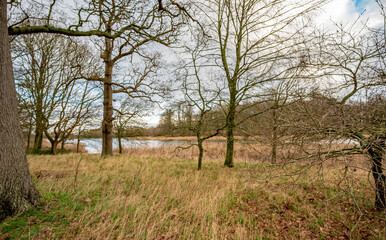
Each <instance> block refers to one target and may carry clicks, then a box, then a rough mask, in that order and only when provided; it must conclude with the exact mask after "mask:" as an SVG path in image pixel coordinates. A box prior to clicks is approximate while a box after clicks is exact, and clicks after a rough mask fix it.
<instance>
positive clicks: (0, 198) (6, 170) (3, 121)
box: [0, 0, 41, 221]
mask: <svg viewBox="0 0 386 240" xmlns="http://www.w3.org/2000/svg"><path fill="white" fill-rule="evenodd" d="M7 29H8V28H7V1H6V0H1V1H0V221H1V220H2V219H4V218H5V217H7V216H9V215H12V214H15V213H18V212H22V211H26V210H28V209H31V208H34V207H37V206H39V205H41V200H40V194H39V192H38V191H37V190H36V188H35V185H34V183H33V181H32V178H31V174H30V172H29V170H28V163H27V159H26V156H25V151H24V142H23V136H22V132H21V126H20V121H19V117H18V112H17V98H16V89H15V83H14V79H13V71H12V61H11V51H10V49H11V48H10V43H9V38H8V32H7Z"/></svg>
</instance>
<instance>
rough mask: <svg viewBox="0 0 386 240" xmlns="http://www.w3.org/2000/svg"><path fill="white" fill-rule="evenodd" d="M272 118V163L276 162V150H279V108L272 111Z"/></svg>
mask: <svg viewBox="0 0 386 240" xmlns="http://www.w3.org/2000/svg"><path fill="white" fill-rule="evenodd" d="M272 118H273V127H272V158H271V163H272V164H275V163H276V152H277V127H278V124H277V122H278V121H277V109H274V110H273V112H272Z"/></svg>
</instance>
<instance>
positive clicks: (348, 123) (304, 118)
mask: <svg viewBox="0 0 386 240" xmlns="http://www.w3.org/2000/svg"><path fill="white" fill-rule="evenodd" d="M374 33H375V34H374ZM319 40H320V41H319V44H315V46H316V47H317V49H315V51H316V52H317V53H318V54H314V56H313V57H312V58H311V59H310V60H311V61H310V62H309V64H308V66H307V67H310V68H312V69H314V71H316V72H318V74H319V75H320V78H319V81H320V82H324V83H327V84H326V85H327V86H326V85H325V86H321V87H320V90H319V92H318V93H316V94H313V95H312V96H311V98H309V99H303V100H302V101H300V102H298V103H297V104H296V105H297V106H298V110H297V112H298V113H297V114H292V116H293V119H292V120H291V122H292V123H293V124H295V123H296V124H295V125H296V127H295V128H294V129H297V130H296V131H297V134H298V139H297V140H299V141H297V143H298V146H300V148H301V149H302V151H303V152H304V153H306V154H307V155H306V156H307V158H310V159H313V158H316V159H317V160H323V159H329V158H334V157H337V156H346V155H353V154H362V155H365V156H368V158H369V159H370V165H371V170H370V172H371V174H372V176H373V179H374V192H375V207H376V208H377V209H384V208H385V206H386V202H385V201H386V200H385V199H386V198H385V196H386V195H385V184H386V182H385V180H386V177H385V174H384V164H383V162H384V153H385V138H386V137H385V136H386V132H385V129H386V128H385V121H384V116H385V114H386V112H385V109H386V108H385V100H384V97H383V96H384V93H385V87H386V82H385V79H383V78H382V72H383V71H384V69H385V67H386V66H385V62H384V58H385V56H386V51H385V48H384V47H380V46H384V44H383V42H384V34H383V32H382V31H379V30H377V31H373V32H370V31H368V28H367V27H366V26H365V25H362V24H361V23H360V22H359V20H357V21H356V22H355V23H354V24H351V25H342V24H338V25H337V30H336V32H334V33H323V34H320V35H319ZM294 135H295V134H294ZM347 139H348V140H349V141H348V142H347V143H345V141H347ZM306 142H308V143H310V142H311V143H313V144H316V145H318V147H317V148H316V149H315V148H314V149H310V148H309V144H305V143H306ZM334 142H335V143H336V142H343V143H344V144H343V147H339V148H338V149H336V148H337V146H335V149H328V146H330V147H331V146H332V143H334ZM327 143H330V144H327ZM311 164H314V163H311ZM349 167H350V166H348V165H347V166H346V168H349Z"/></svg>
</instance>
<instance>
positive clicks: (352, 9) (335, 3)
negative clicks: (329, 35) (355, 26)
mask: <svg viewBox="0 0 386 240" xmlns="http://www.w3.org/2000/svg"><path fill="white" fill-rule="evenodd" d="M359 6H360V7H356V6H355V0H332V1H331V2H329V3H328V4H326V5H325V6H324V7H323V9H322V12H321V13H320V15H319V16H318V17H317V20H316V22H317V23H318V25H320V26H322V27H327V28H329V27H331V26H333V23H332V22H331V21H333V22H335V23H343V24H350V23H353V22H355V20H357V18H358V17H359V16H360V19H361V21H363V22H365V21H368V26H369V27H380V26H382V24H383V18H382V16H381V14H380V9H379V6H378V5H377V3H376V2H375V0H362V1H361V3H360V5H359ZM362 8H363V9H365V10H364V11H363V10H362Z"/></svg>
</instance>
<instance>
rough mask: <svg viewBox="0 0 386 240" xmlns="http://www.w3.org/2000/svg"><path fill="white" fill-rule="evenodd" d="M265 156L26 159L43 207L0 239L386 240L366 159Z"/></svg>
mask: <svg viewBox="0 0 386 240" xmlns="http://www.w3.org/2000/svg"><path fill="white" fill-rule="evenodd" d="M267 149H268V148H267V147H264V146H260V148H259V151H252V150H251V149H250V148H249V147H246V146H240V145H238V146H236V151H235V160H236V161H235V162H236V165H235V167H234V168H231V169H230V168H227V167H224V166H223V159H224V158H223V155H224V153H225V149H224V148H223V147H221V144H220V143H210V144H208V145H207V152H206V153H205V156H204V163H203V169H202V170H201V171H197V170H196V168H197V166H196V165H197V163H196V160H195V158H196V156H197V150H196V149H194V148H192V149H188V150H181V149H179V150H176V149H174V148H157V149H126V150H125V152H124V154H122V155H118V154H116V155H115V156H111V157H106V158H101V157H100V156H99V155H97V154H87V153H79V154H76V153H69V154H60V155H56V156H52V155H27V158H28V162H29V165H30V171H31V174H32V176H33V178H34V180H35V182H36V184H37V187H38V189H39V191H40V193H41V194H42V198H43V200H44V203H45V204H44V206H42V207H41V208H39V209H36V210H33V211H30V212H27V213H24V214H19V215H17V216H14V217H10V218H8V219H6V220H5V221H3V222H2V223H0V239H385V236H386V227H385V226H386V224H385V216H386V215H385V212H379V211H376V210H375V209H374V207H373V202H374V193H373V191H372V188H371V186H370V184H371V182H370V181H369V180H368V179H369V176H368V172H367V171H365V170H366V168H365V167H366V166H365V165H366V162H365V159H363V158H364V157H359V156H356V157H355V158H354V157H353V158H349V159H333V160H330V161H324V162H323V163H321V164H312V165H307V167H305V165H304V164H300V163H299V164H276V165H272V164H270V163H269V162H268V160H269V152H268V151H267ZM255 150H256V149H255ZM347 161H350V163H351V164H352V165H353V164H354V163H358V164H357V166H362V167H357V168H350V169H349V170H347V168H346V167H345V166H347V165H345V164H342V162H346V163H347ZM294 173H296V174H294Z"/></svg>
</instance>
